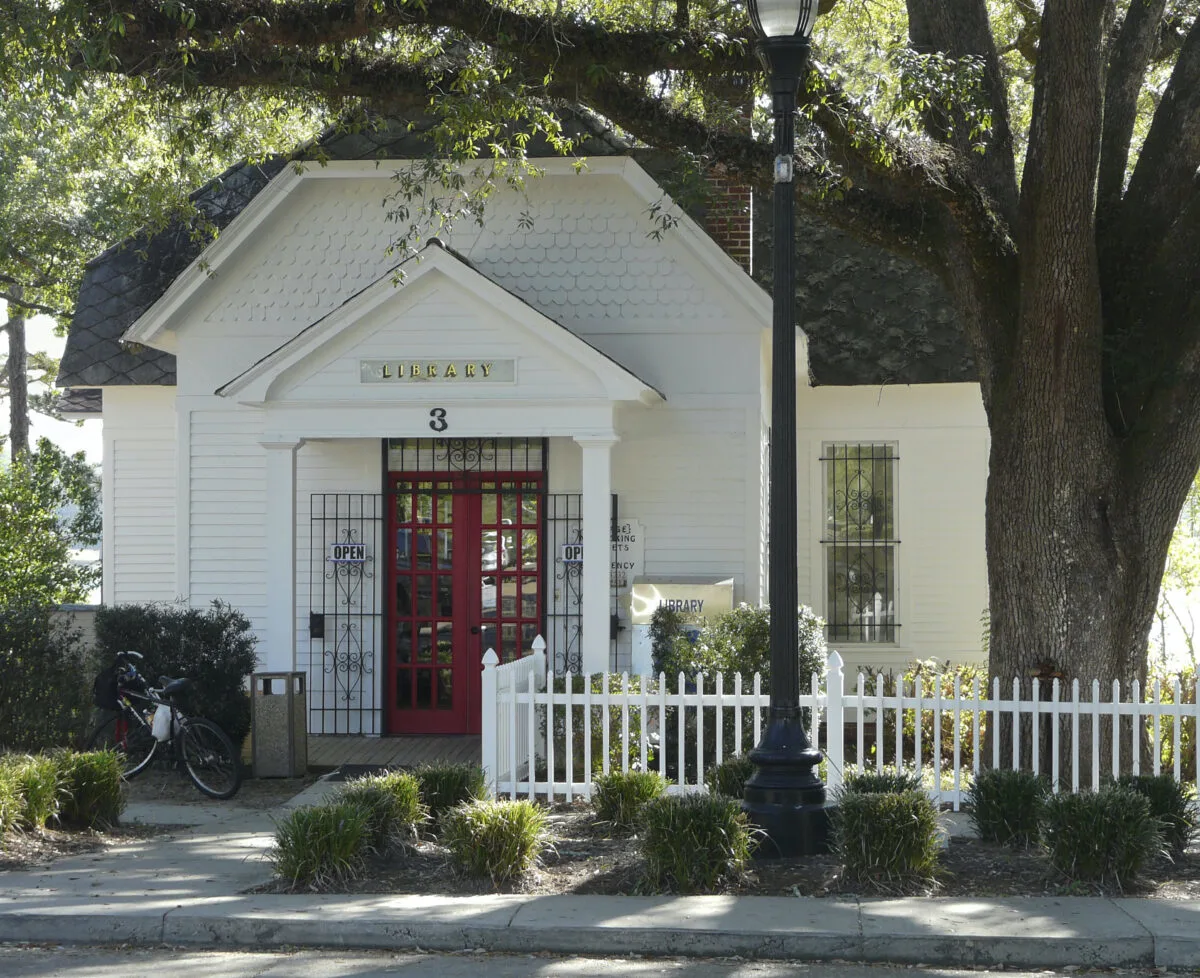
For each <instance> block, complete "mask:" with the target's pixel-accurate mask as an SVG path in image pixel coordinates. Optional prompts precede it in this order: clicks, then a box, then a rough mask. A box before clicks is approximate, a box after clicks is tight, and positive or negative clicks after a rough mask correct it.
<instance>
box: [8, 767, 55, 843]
mask: <svg viewBox="0 0 1200 978" xmlns="http://www.w3.org/2000/svg"><path fill="white" fill-rule="evenodd" d="M0 764H3V766H4V767H5V769H6V770H7V771H8V772H9V775H10V777H11V779H12V781H13V782H14V786H15V790H16V794H17V798H18V802H19V804H18V812H17V824H18V826H19V827H20V828H23V829H35V830H40V829H44V828H45V827H46V823H47V822H49V821H50V820H51V819H53V818H57V817H58V806H59V799H60V795H61V791H62V772H61V770H60V767H59V764H58V762H57V760H56V759H55V758H53V757H47V756H45V755H44V754H43V755H37V756H32V755H26V756H24V757H21V756H18V755H10V756H8V757H5V758H3V760H2V761H0Z"/></svg>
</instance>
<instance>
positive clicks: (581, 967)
mask: <svg viewBox="0 0 1200 978" xmlns="http://www.w3.org/2000/svg"><path fill="white" fill-rule="evenodd" d="M987 974H997V975H999V974H1003V975H1004V976H1005V978H1034V976H1035V975H1036V976H1037V978H1049V976H1054V975H1062V976H1064V978H1065V976H1070V978H1079V976H1080V975H1086V974H1089V972H1083V971H1069V972H1068V971H1021V972H1018V971H1003V972H1000V971H996V972H991V971H956V970H953V969H950V970H947V969H941V968H933V969H924V968H912V967H900V968H891V967H885V966H882V965H857V964H830V963H815V964H805V963H803V962H786V961H768V962H759V961H740V960H737V959H709V960H697V959H692V958H689V959H658V958H575V957H567V958H564V957H556V956H550V955H500V954H390V953H387V952H338V951H297V952H293V953H288V952H255V953H245V952H240V951H231V952H223V951H193V950H185V949H176V948H153V949H141V948H137V949H123V948H80V947H27V946H19V945H0V975H3V976H4V978H35V976H36V978H50V976H53V978H163V976H164V975H186V978H376V976H384V975H387V976H392V978H526V976H530V978H609V976H618V975H619V976H622V978H624V976H630V978H793V976H794V978H900V976H902V975H903V976H905V978H978V976H979V975H987ZM1095 974H1104V975H1109V976H1111V975H1114V974H1122V975H1147V976H1149V975H1155V976H1159V978H1161V976H1163V975H1164V974H1167V972H1163V971H1124V972H1114V971H1112V970H1108V971H1104V972H1096V973H1095Z"/></svg>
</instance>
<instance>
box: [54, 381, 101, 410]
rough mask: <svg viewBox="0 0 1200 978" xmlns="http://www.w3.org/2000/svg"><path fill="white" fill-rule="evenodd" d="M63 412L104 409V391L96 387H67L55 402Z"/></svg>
mask: <svg viewBox="0 0 1200 978" xmlns="http://www.w3.org/2000/svg"><path fill="white" fill-rule="evenodd" d="M55 407H57V408H58V410H59V411H60V412H62V413H63V414H95V415H99V414H100V413H101V412H102V411H103V410H104V391H102V390H100V389H99V388H98V387H68V388H67V389H66V390H65V391H63V392H62V394H60V395H59V398H58V401H57V402H56V404H55Z"/></svg>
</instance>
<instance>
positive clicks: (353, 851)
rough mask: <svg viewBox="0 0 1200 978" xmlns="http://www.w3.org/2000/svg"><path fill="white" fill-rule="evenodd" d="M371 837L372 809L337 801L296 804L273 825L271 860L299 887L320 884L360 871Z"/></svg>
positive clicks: (338, 881) (347, 876)
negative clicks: (302, 806) (303, 805)
mask: <svg viewBox="0 0 1200 978" xmlns="http://www.w3.org/2000/svg"><path fill="white" fill-rule="evenodd" d="M370 840H371V812H370V810H369V809H367V808H366V807H364V806H362V805H358V804H354V803H352V802H349V801H338V802H334V803H333V804H329V805H316V806H310V807H305V808H297V809H296V810H295V811H293V812H291V813H290V814H288V815H287V817H286V818H284V819H283V820H282V821H281V822H279V824H278V825H276V827H275V845H274V846H273V847H272V849H271V851H270V854H269V858H270V860H271V862H272V864H273V865H274V867H275V872H276V873H278V874H279V875H280V876H282V877H283V878H284V879H286V880H287V881H288V882H289V883H291V885H292V887H293V889H294V888H295V887H297V886H312V887H323V886H329V885H332V884H336V883H343V882H345V881H346V880H351V879H354V878H356V877H357V876H359V875H361V873H362V871H363V868H364V866H365V865H366V862H365V854H366V851H367V849H368V848H369V846H370Z"/></svg>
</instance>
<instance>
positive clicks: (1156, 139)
mask: <svg viewBox="0 0 1200 978" xmlns="http://www.w3.org/2000/svg"><path fill="white" fill-rule="evenodd" d="M821 9H822V14H823V16H822V17H821V19H820V20H819V21H818V28H817V33H816V36H815V39H814V54H815V58H814V61H813V63H812V70H811V71H810V73H809V76H808V77H807V79H806V80H805V82H804V84H803V86H802V88H803V91H802V93H801V97H800V106H801V110H800V111H801V116H802V124H801V125H800V126H798V140H797V145H796V164H797V173H798V179H797V183H796V193H797V200H798V202H799V203H800V204H801V205H802V206H803V207H805V208H807V209H808V210H809V211H810V212H811V213H812V214H813V215H815V216H816V217H817V218H818V219H820V220H822V221H825V222H828V223H830V224H833V225H836V226H837V227H840V228H842V229H846V230H848V231H850V232H852V233H853V234H854V235H856V236H857V237H859V238H860V239H861V240H863V241H867V242H872V243H876V244H881V245H884V246H886V247H887V248H889V249H891V250H893V251H894V252H896V253H899V254H902V255H905V256H908V257H909V258H911V259H913V260H915V261H917V262H919V263H921V264H922V265H924V266H926V267H928V268H929V269H931V270H933V271H934V272H935V273H936V274H937V275H938V276H939V277H940V279H941V281H942V282H943V284H944V285H945V287H946V289H947V292H948V293H949V295H950V296H951V297H952V299H953V301H954V304H955V307H956V309H957V312H958V315H959V321H960V323H961V327H962V332H963V336H964V338H965V340H966V341H967V343H968V344H969V346H970V348H971V350H972V353H973V355H974V362H975V364H976V366H977V369H978V372H979V381H980V386H981V391H982V395H983V401H984V406H985V409H986V410H987V413H988V419H989V424H990V427H991V433H992V441H991V459H990V473H991V475H990V480H989V489H988V517H987V520H988V523H987V545H988V561H989V588H990V596H989V607H990V609H991V635H990V649H991V655H992V660H993V662H992V664H993V670H994V671H996V672H997V673H998V674H1001V675H1004V676H1005V677H1006V678H1007V677H1009V676H1011V675H1014V674H1021V675H1028V674H1029V673H1030V672H1032V671H1036V670H1038V669H1043V668H1045V667H1046V666H1047V664H1051V665H1054V666H1055V667H1056V668H1058V669H1060V670H1064V671H1065V672H1066V673H1067V674H1070V675H1079V676H1080V677H1081V678H1083V679H1085V680H1087V679H1090V678H1092V677H1094V676H1095V677H1099V678H1101V679H1103V680H1109V679H1113V678H1119V679H1122V680H1129V679H1132V678H1134V677H1135V676H1136V675H1137V674H1138V673H1139V672H1140V671H1142V670H1144V650H1145V644H1146V634H1147V631H1148V629H1149V626H1150V623H1151V620H1152V617H1153V612H1154V606H1155V600H1156V596H1157V592H1158V583H1159V579H1160V577H1161V572H1162V567H1163V564H1164V562H1165V560H1166V554H1167V548H1168V544H1169V541H1170V536H1171V529H1172V527H1173V526H1174V523H1175V518H1176V515H1177V514H1178V512H1179V508H1180V506H1181V505H1182V503H1183V500H1184V498H1185V496H1186V494H1187V491H1188V487H1189V486H1190V485H1191V482H1192V478H1193V476H1194V474H1195V472H1196V470H1197V468H1198V467H1200V184H1197V182H1196V173H1197V169H1198V167H1200V26H1197V13H1198V10H1200V4H1198V3H1197V0H906V2H905V3H903V4H902V3H900V2H899V0H822V3H821ZM0 39H2V40H0V85H3V86H4V90H5V91H6V92H9V93H11V92H16V93H18V94H19V95H21V96H22V97H25V96H26V95H28V96H30V97H32V96H34V95H37V96H39V97H41V96H43V95H52V96H53V97H54V98H56V99H61V98H67V99H70V98H73V97H76V93H78V92H79V91H80V90H81V87H82V88H86V87H87V86H91V85H111V86H114V88H115V90H117V91H119V92H120V93H121V95H122V98H124V97H125V96H126V95H128V97H129V101H128V102H127V103H126V102H123V103H122V104H128V105H129V106H134V105H137V106H143V105H145V106H154V107H155V108H154V112H156V113H160V114H163V115H165V116H167V117H170V118H173V119H177V120H180V123H179V124H180V125H181V126H182V128H183V129H184V131H186V132H197V131H199V132H208V131H210V130H211V126H213V125H216V124H217V123H216V120H217V119H218V118H220V119H224V118H225V116H224V115H223V113H224V111H225V108H226V105H234V104H236V105H243V106H249V105H257V106H267V105H272V104H273V105H279V106H284V105H287V106H313V105H315V104H318V103H319V104H321V105H323V106H325V107H326V108H328V109H329V110H331V111H344V110H346V109H350V108H355V107H360V106H367V107H369V108H371V109H373V110H376V111H380V112H387V113H393V114H400V115H407V116H409V117H415V116H422V117H425V118H429V117H432V118H433V119H434V120H435V121H436V123H437V125H436V126H435V129H434V135H435V155H436V156H438V157H439V158H442V159H444V160H448V161H449V162H450V163H454V162H460V161H462V160H465V159H478V158H481V157H482V158H485V159H488V160H491V161H494V162H495V164H496V166H498V167H500V168H501V170H503V169H505V168H507V169H508V170H509V172H510V173H511V172H515V173H516V174H517V175H518V178H519V176H520V174H521V172H522V167H523V166H524V165H525V155H526V150H527V148H528V146H529V145H530V142H531V140H534V139H546V140H548V141H549V142H550V144H551V145H553V146H556V147H558V148H559V149H560V150H563V151H569V150H571V149H573V145H572V144H571V142H570V139H569V134H564V133H563V132H562V131H560V129H559V125H558V120H559V119H560V118H561V113H560V111H559V110H560V109H562V108H563V107H564V106H567V105H570V106H580V105H582V106H586V107H587V108H588V110H590V111H593V112H596V113H598V114H599V115H600V116H601V117H602V118H604V119H607V120H609V121H610V122H611V123H612V124H613V125H614V126H615V127H616V128H617V129H618V130H619V131H620V132H621V133H622V134H624V135H626V136H629V137H632V138H633V139H635V140H640V141H642V142H643V143H645V144H649V145H653V146H655V147H658V148H659V149H661V150H663V151H665V152H669V153H674V154H675V155H676V158H677V159H678V160H680V161H681V163H680V166H681V168H685V167H691V168H695V169H697V170H702V169H704V167H707V166H710V165H714V164H720V165H721V166H722V167H723V169H724V171H725V173H726V174H727V175H729V176H732V177H733V178H736V179H741V180H743V181H745V182H746V183H751V184H761V183H762V182H764V181H765V180H766V177H767V174H769V173H770V160H771V157H772V155H773V153H772V150H771V148H770V144H769V140H768V139H766V138H765V136H766V133H765V129H766V122H767V116H766V106H765V100H764V99H763V98H762V92H763V86H762V76H761V73H760V67H759V64H758V61H757V59H756V56H755V53H754V50H753V44H752V43H751V38H750V33H749V27H748V24H747V18H746V15H745V9H744V4H743V3H741V2H737V0H674V2H670V0H621V2H618V0H438V2H436V3H434V2H429V0H368V2H361V0H187V2H184V0H59V2H57V3H54V4H49V3H46V2H44V0H10V2H9V3H8V4H6V5H5V6H4V7H3V8H2V9H0ZM185 120H186V121H185ZM431 166H433V164H431ZM432 172H433V173H434V174H435V175H436V174H438V173H440V174H441V176H440V177H439V179H442V181H443V185H445V180H446V179H448V178H447V177H446V174H448V173H449V172H451V171H449V170H448V169H442V170H440V171H438V170H436V167H435V169H434V170H433V171H432ZM494 175H495V171H493V172H492V173H489V174H488V175H487V176H488V178H489V179H493V178H494ZM485 183H486V180H485ZM449 190H450V193H448V194H447V195H446V196H447V197H448V198H450V199H453V200H456V201H458V203H457V204H456V205H455V206H457V207H458V211H457V216H475V217H477V216H478V206H477V205H478V204H479V203H481V202H482V201H483V198H480V199H479V200H478V201H476V200H473V199H471V197H470V194H469V193H468V192H467V191H465V190H464V189H463V188H462V187H457V186H451V187H449ZM409 191H410V192H409V193H408V195H407V196H406V195H405V193H404V192H402V194H401V197H400V200H399V206H400V208H401V210H403V208H404V207H406V206H409V205H411V204H412V203H413V202H414V201H416V200H417V198H418V196H419V195H418V194H417V193H416V191H415V190H414V189H413V188H412V187H411V186H410V188H409ZM437 207H440V208H443V209H446V208H444V206H443V205H441V204H439V205H437ZM449 209H450V210H451V211H453V207H451V208H449Z"/></svg>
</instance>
